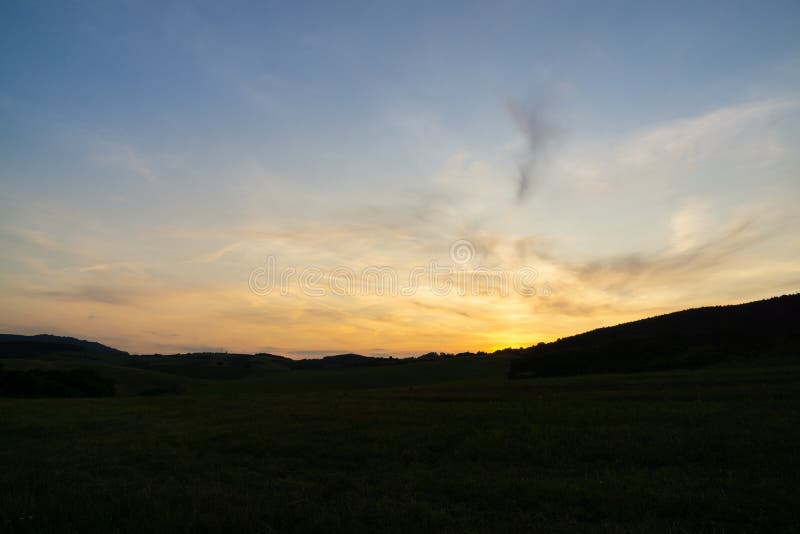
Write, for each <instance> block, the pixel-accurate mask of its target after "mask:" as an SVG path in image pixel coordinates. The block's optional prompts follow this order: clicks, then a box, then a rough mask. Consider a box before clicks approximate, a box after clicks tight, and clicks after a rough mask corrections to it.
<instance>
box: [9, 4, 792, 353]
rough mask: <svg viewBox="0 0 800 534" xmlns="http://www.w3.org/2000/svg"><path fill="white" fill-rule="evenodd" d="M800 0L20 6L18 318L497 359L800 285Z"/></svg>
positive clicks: (12, 125) (233, 340)
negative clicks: (489, 353)
mask: <svg viewBox="0 0 800 534" xmlns="http://www.w3.org/2000/svg"><path fill="white" fill-rule="evenodd" d="M799 26H800V4H798V3H797V2H796V1H790V2H770V1H766V2H734V1H726V2H641V1H637V2H613V1H609V2H566V1H558V2H555V1H554V2H535V1H527V2H496V1H492V2H488V1H487V2H475V3H472V2H466V1H465V2H434V3H430V2H388V1H387V2H383V1H378V2H364V3H351V2H320V3H310V2H288V3H287V2H281V3H271V2H170V1H159V2H144V1H141V2H139V1H137V2H127V1H113V0H109V1H97V2H70V1H58V2H46V1H25V2H16V1H4V2H2V4H0V249H2V256H0V331H2V332H9V333H23V334H35V333H54V334H61V335H71V336H76V337H80V338H86V339H92V340H98V341H101V342H103V343H106V344H109V345H112V346H115V347H118V348H121V349H124V350H128V351H131V352H138V353H144V352H158V353H165V354H166V353H176V352H186V351H208V350H213V351H218V350H219V351H230V352H270V353H275V354H283V355H289V356H293V357H308V356H311V357H313V356H319V355H323V354H335V353H341V352H358V353H362V354H370V355H395V356H407V355H418V354H422V353H426V352H429V351H447V352H460V351H467V350H471V351H477V350H495V349H498V348H502V347H507V346H514V347H517V346H528V345H531V344H534V343H538V342H541V341H550V340H553V339H557V338H559V337H564V336H567V335H571V334H575V333H579V332H582V331H585V330H588V329H592V328H596V327H600V326H608V325H613V324H618V323H620V322H624V321H628V320H633V319H638V318H642V317H647V316H652V315H657V314H662V313H667V312H670V311H675V310H679V309H683V308H687V307H692V306H700V305H711V304H727V303H737V302H745V301H748V300H754V299H759V298H766V297H770V296H774V295H779V294H784V293H794V292H797V291H798V288H800V216H799V215H798V213H800V212H799V211H798V209H797V206H798V204H800V155H799V154H798V150H797V147H798V146H800V145H799V142H800V120H799V119H800V36H799V35H800V34H798V32H797V28H798V27H799Z"/></svg>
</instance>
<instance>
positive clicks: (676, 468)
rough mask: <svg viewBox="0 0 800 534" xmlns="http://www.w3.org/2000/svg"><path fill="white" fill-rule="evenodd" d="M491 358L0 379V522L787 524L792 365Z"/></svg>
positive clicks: (36, 528) (790, 522)
mask: <svg viewBox="0 0 800 534" xmlns="http://www.w3.org/2000/svg"><path fill="white" fill-rule="evenodd" d="M505 368H506V364H505V363H504V362H493V361H444V362H429V363H420V364H415V365H401V366H392V367H385V368H367V369H363V368H361V369H342V370H331V371H288V372H260V373H256V374H254V375H252V376H249V377H247V378H243V379H239V380H225V381H213V382H212V381H202V380H189V379H186V380H184V382H182V384H183V385H184V386H186V392H185V393H184V394H182V395H174V396H161V397H139V396H127V397H125V396H122V397H117V398H110V399H36V400H18V399H0V466H2V470H0V531H4V532H103V533H107V532H141V531H151V532H235V531H257V532H290V531H300V532H375V531H380V532H418V531H436V532H520V531H542V532H550V531H562V532H576V531H577V532H579V531H599V532H694V531H706V532H742V531H750V532H798V531H799V530H800V528H799V525H800V512H798V510H800V497H798V495H797V489H798V487H800V484H798V482H800V480H798V478H799V477H800V475H799V474H800V454H799V453H798V450H799V449H798V443H800V440H799V439H798V438H800V426H798V423H800V365H797V364H792V363H781V362H772V363H770V362H760V363H759V364H758V365H756V364H754V363H748V364H747V365H744V364H742V365H739V366H735V365H731V366H727V367H718V368H709V369H703V370H696V371H672V372H665V373H649V374H628V375H605V376H586V377H565V378H549V379H530V380H517V381H508V380H506V379H505V377H504V372H505ZM126 373H127V371H124V372H121V374H119V375H118V378H120V377H122V378H123V379H124V378H125V377H126V376H129V375H127V374H126ZM155 375H156V374H153V376H155ZM148 376H150V375H148ZM130 377H132V378H133V379H135V380H137V381H141V380H142V375H141V374H137V373H134V374H131V375H130ZM124 385H125V384H124V383H123V384H121V386H123V387H122V389H123V390H125V388H124ZM139 385H140V384H139V383H138V382H137V385H136V387H139ZM135 389H136V388H132V389H131V391H133V390H135Z"/></svg>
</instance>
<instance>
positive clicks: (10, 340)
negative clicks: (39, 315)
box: [0, 334, 128, 358]
mask: <svg viewBox="0 0 800 534" xmlns="http://www.w3.org/2000/svg"><path fill="white" fill-rule="evenodd" d="M54 352H80V353H92V354H98V355H113V356H127V355H128V353H127V352H125V351H122V350H118V349H114V348H111V347H107V346H106V345H103V344H101V343H97V342H95V341H87V340H85V339H76V338H74V337H66V336H54V335H50V334H37V335H34V336H22V335H16V334H0V357H3V358H30V357H35V356H46V355H48V354H51V353H54Z"/></svg>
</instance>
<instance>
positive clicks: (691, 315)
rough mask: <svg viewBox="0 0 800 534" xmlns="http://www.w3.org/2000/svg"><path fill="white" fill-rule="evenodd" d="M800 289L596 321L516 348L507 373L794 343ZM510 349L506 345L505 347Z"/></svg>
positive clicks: (782, 352)
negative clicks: (592, 326)
mask: <svg viewBox="0 0 800 534" xmlns="http://www.w3.org/2000/svg"><path fill="white" fill-rule="evenodd" d="M799 319H800V294H794V295H784V296H781V297H774V298H770V299H766V300H760V301H755V302H749V303H746V304H735V305H728V306H708V307H703V308H694V309H690V310H684V311H679V312H675V313H669V314H666V315H660V316H657V317H651V318H648V319H641V320H638V321H633V322H630V323H624V324H620V325H617V326H611V327H606V328H598V329H597V330H592V331H589V332H585V333H583V334H578V335H575V336H570V337H567V338H563V339H559V340H557V341H554V342H552V343H540V344H539V345H536V346H533V347H529V348H526V349H517V350H516V351H512V352H515V353H516V354H517V355H518V356H520V357H521V358H519V359H517V360H514V361H512V362H511V364H510V370H509V376H510V377H512V378H520V377H525V376H555V375H574V374H592V373H609V372H635V371H649V370H664V369H676V368H693V367H702V366H705V365H711V364H714V363H719V362H723V361H729V360H735V359H741V358H757V357H761V356H793V355H797V354H798V350H797V349H798V347H800V327H798V324H800V322H799V321H798V320H799ZM506 352H508V351H506Z"/></svg>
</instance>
